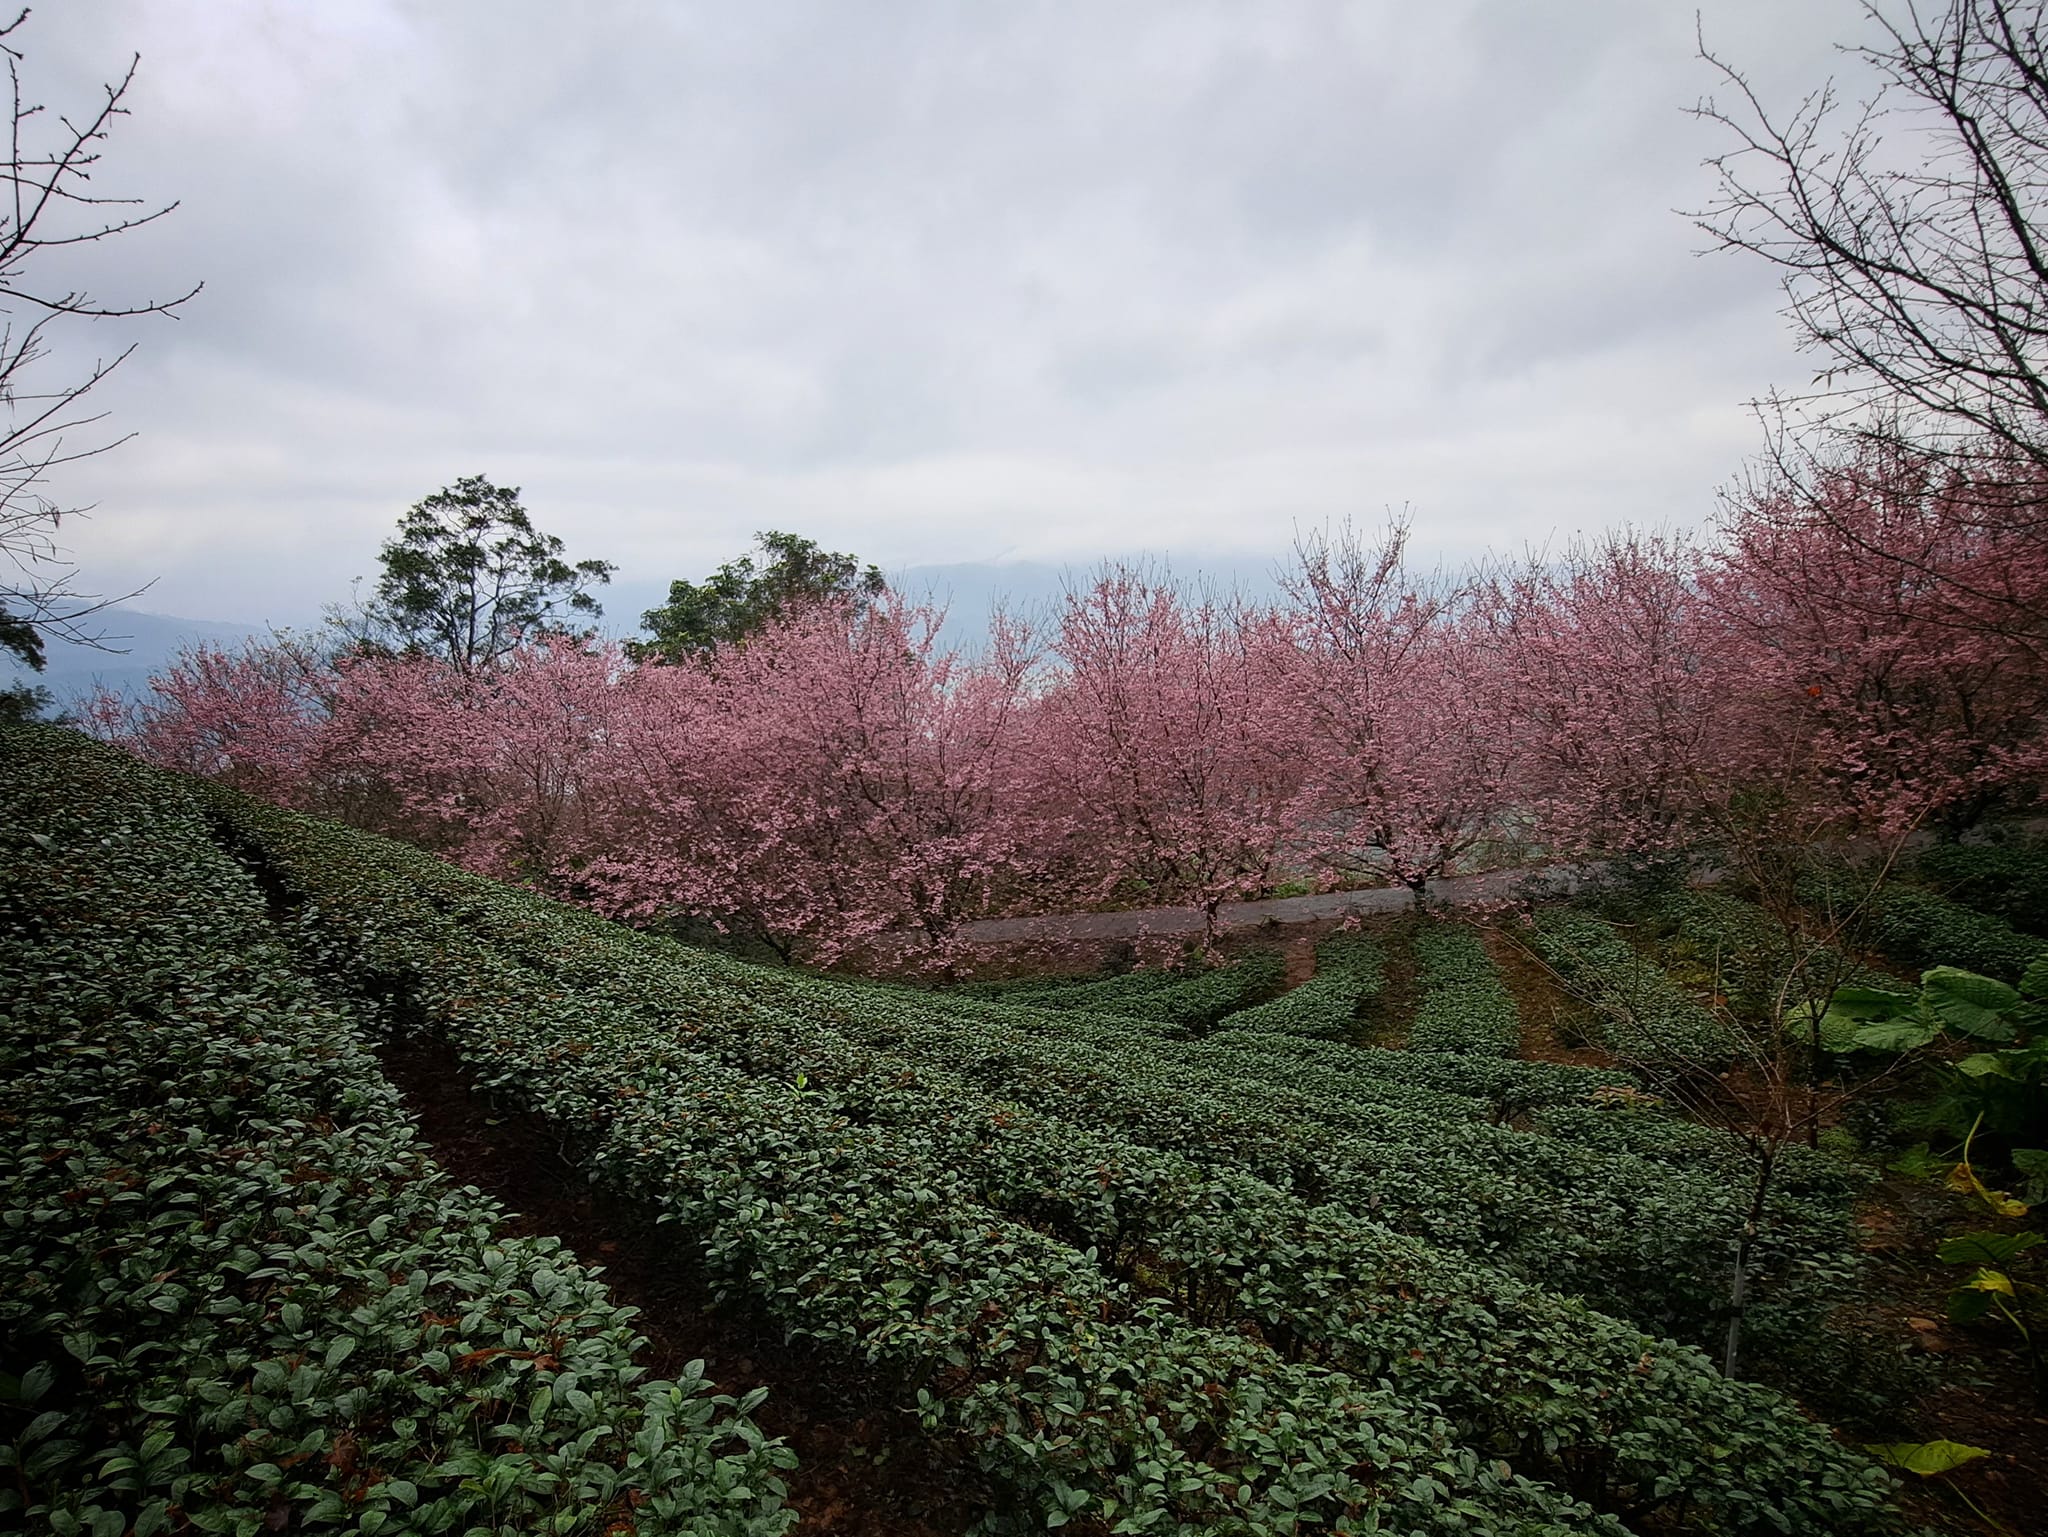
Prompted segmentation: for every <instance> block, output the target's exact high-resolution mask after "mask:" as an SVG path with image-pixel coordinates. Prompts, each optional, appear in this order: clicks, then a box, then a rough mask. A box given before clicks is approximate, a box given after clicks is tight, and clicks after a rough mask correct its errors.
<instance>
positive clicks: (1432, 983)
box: [1408, 924, 1522, 1057]
mask: <svg viewBox="0 0 2048 1537" xmlns="http://www.w3.org/2000/svg"><path fill="white" fill-rule="evenodd" d="M1415 964H1416V971H1417V973H1418V976H1417V981H1418V985H1419V986H1420V988H1421V991H1422V1001H1421V1002H1420V1003H1419V1004H1418V1005H1417V1006H1416V1010H1415V1023H1414V1025H1413V1026H1411V1027H1410V1029H1409V1031H1408V1046H1409V1049H1410V1050H1413V1051H1456V1052H1471V1053H1473V1054H1475V1055H1478V1056H1489V1057H1505V1056H1511V1055H1513V1054H1514V1051H1515V1048H1516V1047H1517V1046H1519V1045H1520V1044H1521V1040H1522V1016H1521V1013H1520V1011H1519V1010H1518V1009H1516V1007H1515V999H1514V995H1513V994H1511V993H1510V992H1509V991H1508V990H1507V988H1506V987H1505V986H1504V985H1503V984H1502V982H1501V979H1500V972H1499V971H1498V970H1497V969H1496V968H1495V967H1494V964H1493V959H1492V957H1490V956H1489V955H1487V953H1486V946H1485V945H1484V944H1482V943H1481V942H1480V939H1479V936H1478V934H1476V933H1474V932H1473V931H1472V930H1471V929H1463V928H1452V927H1449V926H1447V925H1444V924H1430V925H1428V926H1427V927H1425V928H1423V929H1422V930H1421V931H1420V932H1418V933H1417V934H1416V936H1415Z"/></svg>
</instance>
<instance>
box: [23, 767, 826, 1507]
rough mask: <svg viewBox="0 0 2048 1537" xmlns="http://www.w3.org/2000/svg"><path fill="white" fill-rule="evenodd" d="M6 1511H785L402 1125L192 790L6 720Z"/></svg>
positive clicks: (702, 1400) (721, 1414) (570, 1286)
mask: <svg viewBox="0 0 2048 1537" xmlns="http://www.w3.org/2000/svg"><path fill="white" fill-rule="evenodd" d="M0 787H4V788H0V848H4V850H5V856H4V858H0V1125H4V1126H5V1127H6V1128H7V1138H6V1145H5V1151H4V1154H0V1222H4V1225H5V1227H6V1229H7V1242H6V1243H5V1244H4V1245H0V1341H4V1344H0V1390H4V1398H0V1467H4V1468H5V1469H6V1474H5V1477H4V1479H0V1526H12V1525H15V1524H19V1525H20V1526H21V1528H23V1529H28V1530H36V1531H50V1532H56V1533H63V1534H72V1533H87V1532H89V1533H95V1534H104V1533H124V1532H133V1533H135V1534H137V1537H142V1534H148V1533H153V1532H170V1531H202V1532H234V1533H251V1534H254V1533H260V1532H264V1531H269V1530H279V1529H283V1528H285V1527H287V1526H292V1527H297V1526H308V1527H320V1526H325V1527H330V1528H335V1529H340V1528H344V1527H345V1528H346V1529H348V1530H351V1531H360V1532H371V1533H374V1532H377V1531H379V1530H386V1531H392V1532H401V1531H402V1532H426V1533H463V1532H470V1531H478V1530H482V1531H492V1532H499V1531H505V1532H509V1531H549V1532H565V1533H567V1532H578V1533H599V1532H603V1531H606V1530H611V1529H614V1528H615V1527H616V1526H617V1525H618V1524H619V1523H621V1522H625V1521H627V1520H630V1521H632V1522H633V1523H634V1524H635V1525H636V1527H637V1529H638V1530H640V1531H642V1532H648V1533H653V1532H677V1533H681V1532H689V1533H706V1534H709V1533H731V1534H735V1537H738V1534H759V1537H768V1534H778V1533H782V1532H785V1531H787V1530H788V1529H789V1527H790V1526H791V1525H792V1524H793V1522H794V1513H793V1512H790V1511H788V1510H785V1509H784V1508H783V1507H782V1503H781V1495H782V1485H781V1482H780V1479H779V1472H780V1470H782V1469H786V1468H788V1467H790V1466H792V1465H793V1464H794V1460H795V1459H794V1458H793V1456H791V1454H790V1453H789V1452H788V1451H787V1450H786V1449H785V1448H784V1447H782V1446H781V1445H780V1444H779V1443H776V1442H771V1441H767V1440H765V1439H764V1438H763V1437H762V1436H761V1434H760V1432H759V1431H758V1430H757V1429H756V1428H755V1427H754V1426H753V1425H752V1424H751V1423H750V1422H749V1421H748V1419H747V1418H746V1412H747V1410H748V1409H749V1408H750V1407H751V1406H752V1403H753V1402H754V1401H755V1400H753V1399H749V1400H746V1401H743V1402H742V1403H740V1404H737V1405H735V1404H734V1403H733V1402H732V1401H731V1400H729V1399H725V1398H721V1397H713V1396H711V1395H710V1393H709V1392H708V1390H707V1386H706V1384H705V1383H704V1382H703V1381H702V1380H701V1378H700V1377H698V1376H695V1375H692V1376H689V1377H687V1378H686V1379H685V1380H684V1381H682V1382H679V1383H669V1382H650V1381H646V1380H644V1373H643V1372H642V1370H641V1369H640V1368H639V1367H637V1366H635V1365H634V1364H633V1360H632V1355H633V1351H634V1349H635V1347H636V1345H637V1344H638V1337H637V1336H636V1335H635V1333H634V1331H633V1328H632V1314H631V1313H630V1311H629V1310H626V1309H622V1308H619V1307H617V1306H615V1305H614V1304H613V1303H612V1302H611V1300H610V1298H609V1297H608V1295H607V1293H606V1290H605V1288H604V1286H603V1285H602V1283H601V1282H600V1281H599V1280H598V1279H597V1278H596V1276H595V1275H594V1274H593V1273H592V1272H590V1271H588V1270H586V1269H584V1268H583V1267H582V1266H581V1265H579V1264H577V1263H576V1262H575V1260H574V1259H573V1257H571V1256H570V1255H568V1254H567V1253H565V1252H564V1251H563V1250H562V1248H561V1246H560V1244H559V1242H558V1241H556V1240H553V1239H539V1240H535V1239H514V1238H505V1237H500V1236H499V1234H498V1231H497V1223H498V1219H499V1217H500V1215H501V1214H500V1212H499V1211H498V1209H497V1208H496V1207H495V1206H494V1205H493V1204H492V1203H490V1202H489V1201H487V1200H485V1199H483V1198H482V1197H480V1196H479V1195H478V1194H477V1193H476V1192H475V1191H474V1190H469V1189H458V1188H456V1187H454V1186H453V1185H452V1184H451V1183H450V1182H449V1181H448V1180H447V1178H446V1177H445V1176H444V1175H443V1174H442V1173H440V1171H439V1170H437V1169H436V1168H435V1167H434V1165H433V1164H432V1162H431V1161H430V1160H429V1159H428V1157H427V1156H426V1154H425V1152H424V1151H423V1149H422V1148H421V1146H420V1145H419V1144H418V1142H417V1141H415V1139H414V1136H413V1133H412V1131H411V1130H410V1127H409V1125H408V1123H407V1121H406V1118H405V1116H404V1113H403V1111H402V1108H401V1106H400V1104H399V1102H398V1099H397V1097H396V1095H395V1093H394V1091H393V1090H392V1089H391V1088H390V1086H389V1085H388V1084H387V1083H386V1082H385V1081H384V1080H383V1079H382V1077H381V1076H380V1075H379V1073H378V1071H377V1066H376V1063H375V1060H374V1058H372V1057H371V1056H370V1054H369V1052H368V1051H367V1049H366V1047H365V1044H364V1042H363V1040H362V1038H361V1036H360V1035H359V1033H358V1032H357V1030H356V1028H355V1025H354V1022H353V1021H352V1020H351V1019H350V1018H348V1017H347V1016H346V1015H343V1014H340V1013H337V1012H336V1011H335V1010H334V1009H333V1008H331V1007H329V1006H328V1005H327V1004H326V1003H325V1002H323V1001H322V1000H321V999H320V998H319V996H318V995H317V993H316V992H315V990H314V989H313V988H311V987H310V986H309V985H308V984H307V983H306V982H305V981H304V980H303V979H302V978H301V977H300V976H298V975H297V974H296V973H295V972H294V970H293V968H292V966H291V964H290V958H289V956H288V955H287V953H286V952H285V951H284V950H283V949H282V947H280V946H279V945H278V944H277V942H276V939H275V937H274V931H273V929H272V926H271V924H270V921H269V918H268V916H267V914H266V911H265V905H264V901H263V897H262V894H261V893H260V892H259V891H258V889H257V888H256V886H255V885H254V884H253V883H252V882H251V881H250V879H249V877H248V875H247V874H246V873H245V872H244V871H243V870H241V869H240V868H238V867H237V866H236V865H235V864H234V863H233V862H232V861H231V860H229V859H228V858H226V857H225V856H224V855H223V854H222V852H221V850H220V849H219V848H218V846H217V845H216V844H215V842H214V839H213V836H212V832H211V829H210V827H209V825H208V822H207V821H206V819H205V818H204V817H202V816H201V815H200V813H199V811H198V809H197V808H196V807H195V806H194V804H193V803H192V802H191V800H190V799H189V798H188V797H187V796H186V795H185V794H184V792H183V791H182V789H181V788H180V787H179V786H178V785H177V784H176V783H175V782H173V781H170V780H167V779H165V778H163V777H162V776H159V775H156V774H153V773H150V772H148V771H145V770H143V769H141V768H140V767H139V766H137V765H133V764H130V763H128V762H126V761H125V760H123V759H120V758H118V757H116V756H115V755H113V754H111V753H108V752H106V751H104V750H101V749H96V748H93V747H91V746H89V745H88V744H86V743H85V742H83V740H82V739H79V738H76V737H72V736H70V735H69V734H68V733H58V732H55V731H49V730H40V731H28V730H20V729H10V730H5V731H0Z"/></svg>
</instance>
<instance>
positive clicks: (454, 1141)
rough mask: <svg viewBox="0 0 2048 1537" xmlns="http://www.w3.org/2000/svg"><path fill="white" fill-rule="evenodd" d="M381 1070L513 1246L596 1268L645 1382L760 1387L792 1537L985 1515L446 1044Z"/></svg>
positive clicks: (898, 1533)
mask: <svg viewBox="0 0 2048 1537" xmlns="http://www.w3.org/2000/svg"><path fill="white" fill-rule="evenodd" d="M382 1056H383V1063H384V1071H385V1073H386V1074H387V1076H389V1078H390V1079H391V1081H392V1082H393V1083H394V1084H396V1085H397V1086H398V1088H399V1090H400V1092H401V1093H402V1094H403V1095H404V1096H405V1102H406V1106H407V1108H408V1109H410V1110H411V1111H412V1113H413V1114H414V1115H415V1116H416V1117H417V1118H418V1121H419V1126H420V1132H421V1135H422V1136H423V1137H424V1138H425V1140H426V1142H427V1143H428V1145H429V1147H430V1148H431V1150H432V1152H433V1156H434V1159H435V1161H436V1162H437V1163H439V1164H440V1166H441V1167H442V1168H443V1169H445V1170H447V1171H448V1173H449V1174H450V1175H451V1176H452V1177H453V1178H454V1179H455V1180H456V1181H457V1182H458V1183H461V1184H468V1185H475V1186H476V1187H477V1188H478V1189H480V1190H482V1191H484V1192H485V1193H486V1194H489V1195H491V1196H494V1197H496V1198H497V1199H498V1200H499V1201H501V1202H503V1203H504V1205H505V1206H506V1207H507V1208H508V1212H507V1216H506V1218H505V1223H504V1226H505V1230H506V1231H507V1232H510V1233H516V1234H521V1235H528V1236H542V1235H550V1234H552V1235H554V1236H557V1237H559V1238H560V1239H561V1240H562V1241H563V1243H565V1244H567V1245H568V1246H569V1247H570V1248H571V1249H572V1250H574V1251H575V1253H576V1255H577V1256H578V1257H579V1258H580V1259H582V1260H583V1261H584V1262H585V1263H586V1264H591V1265H601V1266H603V1267H604V1280H605V1284H606V1285H607V1286H608V1287H610V1288H611V1291H612V1295H613V1296H614V1297H615V1298H616V1299H617V1300H618V1301H619V1302H621V1303H623V1304H626V1305H627V1306H630V1307H634V1308H637V1309H639V1310H640V1317H639V1318H638V1319H637V1320H635V1323H636V1325H637V1327H638V1328H639V1329H640V1331H641V1332H642V1333H644V1334H645V1335H646V1336H647V1340H648V1343H647V1345H646V1347H645V1348H644V1350H643V1352H642V1354H641V1362H642V1364H643V1365H645V1366H646V1367H647V1368H648V1369H649V1371H650V1372H652V1373H653V1375H655V1376H656V1377H666V1378H671V1379H672V1378H675V1377H676V1376H678V1375H680V1374H681V1372H682V1370H683V1368H684V1367H685V1366H686V1365H688V1363H690V1362H691V1361H695V1360H702V1361H703V1362H704V1369H705V1375H706V1377H708V1378H709V1379H710V1380H711V1381H712V1382H714V1383H716V1384H717V1387H718V1390H719V1391H720V1392H723V1393H730V1394H733V1395H734V1396H738V1395H740V1394H743V1393H746V1392H748V1391H750V1390H751V1389H754V1388H757V1387H765V1388H767V1389H768V1397H767V1399H766V1400H765V1401H764V1402H763V1403H762V1404H761V1406H760V1407H759V1408H758V1409H756V1410H755V1411H754V1413H753V1418H754V1420H755V1422H756V1423H757V1424H759V1425H760V1426H761V1428H762V1429H763V1430H765V1431H766V1432H767V1433H768V1434H770V1435H775V1436H781V1437H783V1438H784V1439H785V1440H786V1441H787V1442H788V1443H789V1445H790V1446H791V1448H793V1449H794V1450H795V1452H796V1454H797V1456H798V1457H799V1458H800V1459H801V1462H800V1465H799V1466H798V1467H797V1468H796V1469H795V1471H793V1472H792V1473H790V1474H789V1475H787V1478H788V1483H789V1503H790V1505H791V1507H792V1508H794V1509H795V1510H796V1511H797V1513H798V1515H799V1517H800V1520H799V1523H798V1526H797V1530H798V1532H800V1533H818V1534H830V1537H947V1534H951V1533H957V1532H960V1531H963V1530H965V1529H966V1528H967V1527H968V1526H970V1525H971V1524H973V1522H974V1521H975V1519H976V1518H977V1517H978V1516H980V1515H981V1514H983V1513H984V1512H985V1511H986V1510H987V1509H988V1506H989V1498H990V1496H989V1491H988V1490H987V1489H986V1487H985V1486H983V1484H982V1483H981V1481H980V1480H979V1478H978V1477H977V1475H976V1474H975V1473H974V1471H973V1470H972V1469H971V1468H968V1467H965V1466H963V1465H962V1464H961V1463H960V1462H959V1461H958V1460H957V1459H949V1458H948V1457H947V1456H946V1455H945V1452H946V1448H945V1447H944V1446H943V1445H942V1444H941V1443H936V1442H933V1441H932V1440H930V1439H929V1438H927V1437H926V1436H925V1435H924V1434H923V1433H922V1432H921V1431H920V1430H919V1428H918V1426H917V1423H916V1421H915V1419H913V1418H912V1417H911V1416H909V1415H907V1414H905V1413H903V1412H902V1411H901V1410H899V1409H897V1408H895V1407H894V1406H893V1405H892V1404H890V1403H889V1402H887V1401H886V1400H885V1399H883V1398H882V1397H880V1396H878V1395H877V1393H876V1392H875V1391H874V1390H873V1388H872V1387H871V1386H869V1385H864V1384H863V1383H862V1382H861V1381H859V1380H858V1379H857V1378H856V1377H854V1376H853V1375H852V1374H851V1373H850V1372H849V1371H848V1369H847V1368H846V1367H845V1365H844V1364H843V1363H840V1362H838V1361H835V1360H832V1359H830V1358H827V1357H825V1356H823V1355H822V1354H821V1353H820V1352H816V1351H810V1350H806V1349H804V1348H802V1347H801V1346H796V1345H790V1344H786V1343H784V1341H783V1339H782V1336H781V1334H780V1333H779V1332H778V1331H776V1330H775V1329H774V1328H773V1326H772V1325H769V1324H767V1323H766V1322H765V1321H764V1320H760V1319H756V1318H750V1317H747V1316H744V1315H741V1314H739V1313H738V1312H737V1311H736V1310H734V1309H731V1308H721V1307H719V1306H717V1305H715V1304H714V1303H713V1302H712V1300H711V1297H710V1294H709V1291H708V1288H707V1287H706V1286H705V1284H704V1282H703V1281H702V1279H701V1278H700V1277H698V1276H697V1275H696V1274H694V1267H693V1266H692V1265H691V1263H690V1261H689V1258H688V1256H687V1254H685V1253H682V1252H681V1251H680V1249H679V1246H678V1245H677V1243H676V1242H675V1240H674V1238H673V1236H672V1235H670V1234H668V1233H667V1232H665V1231H663V1230H661V1229H658V1228H656V1227H655V1225H654V1224H653V1223H652V1222H651V1221H649V1220H648V1219H647V1217H646V1216H645V1215H644V1214H643V1213H639V1212H636V1211H633V1210H631V1209H627V1208H625V1207H623V1206H622V1205H621V1204H619V1203H614V1202H612V1201H609V1200H607V1199H606V1198H605V1197H604V1196H602V1195H601V1194H599V1193H598V1192H596V1191H594V1190H593V1189H592V1187H591V1186H590V1185H589V1184H588V1183H587V1182H586V1181H585V1180H584V1178H583V1177H582V1176H581V1175H580V1174H579V1173H578V1172H577V1171H576V1169H575V1168H574V1167H573V1166H571V1165H570V1164H569V1163H568V1162H567V1161H566V1160H565V1159H564V1158H563V1157H562V1155H561V1153H560V1152H559V1151H558V1150H557V1143H556V1140H555V1138H554V1136H553V1135H552V1133H551V1132H550V1131H549V1130H548V1128H547V1127H546V1125H545V1124H544V1123H542V1122H541V1121H539V1120H538V1119H537V1118H535V1117H532V1116H527V1115H521V1114H516V1113H510V1112H507V1111H504V1110H501V1109H498V1108H496V1107H494V1106H493V1105H492V1104H491V1102H490V1101H489V1100H488V1099H487V1098H485V1097H484V1096H483V1095H481V1094H479V1093H477V1092H475V1091H474V1090H472V1089H471V1088H470V1087H469V1085H468V1083H467V1081H466V1079H465V1076H464V1074H463V1070H462V1066H461V1063H460V1061H459V1060H458V1059H457V1058H456V1056H455V1054H454V1052H453V1051H451V1050H450V1049H449V1048H448V1047H447V1046H445V1045H443V1044H442V1043H440V1042H437V1041H427V1040H413V1041H408V1042H405V1043H401V1044H394V1045H390V1046H387V1047H386V1048H385V1050H384V1052H383V1054H382Z"/></svg>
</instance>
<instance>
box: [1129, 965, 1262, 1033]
mask: <svg viewBox="0 0 2048 1537" xmlns="http://www.w3.org/2000/svg"><path fill="white" fill-rule="evenodd" d="M1286 978H1287V963H1286V962H1285V961H1284V960H1283V959H1282V958H1281V956H1280V954H1279V952H1277V951H1274V950H1258V951H1254V952H1253V953H1252V954H1250V955H1248V956H1246V957H1245V958H1244V959H1242V960H1238V961H1232V962H1231V963H1230V964H1229V965H1228V966H1219V967H1217V968H1216V969H1215V970H1214V971H1205V972H1200V973H1198V974H1196V975H1194V976H1191V977H1185V978H1182V979H1181V980H1180V981H1177V982H1174V983H1172V984H1171V985H1169V986H1167V987H1162V988H1158V989H1156V990H1154V991H1151V992H1145V993H1141V994H1139V995H1138V996H1136V997H1132V998H1128V999H1125V1000H1124V1001H1122V1002H1119V1003H1115V1004H1113V1005H1109V1006H1104V1005H1102V1004H1096V1005H1094V1006H1093V1007H1094V1009H1095V1010H1096V1011H1097V1012H1101V1013H1111V1014H1120V1015H1122V1016H1124V1017H1125V1018H1127V1019H1140V1020H1149V1021H1151V1022H1152V1023H1154V1024H1160V1025H1175V1026H1178V1027H1180V1028H1182V1029H1189V1030H1200V1029H1203V1028H1205V1027H1207V1026H1209V1025H1213V1024H1215V1023H1216V1021H1218V1020H1219V1019H1221V1018H1223V1016H1224V1015H1226V1014H1234V1013H1236V1012H1237V1011H1238V1010H1240V1009H1244V1008H1249V1007H1250V1006H1251V1005H1253V1004H1255V1003H1257V1002H1259V1001H1260V1000H1261V999H1264V998H1269V997H1271V996H1272V995H1273V994H1274V993H1276V992H1278V991H1279V990H1280V987H1281V985H1282V984H1283V983H1284V982H1285V981H1286Z"/></svg>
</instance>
